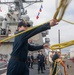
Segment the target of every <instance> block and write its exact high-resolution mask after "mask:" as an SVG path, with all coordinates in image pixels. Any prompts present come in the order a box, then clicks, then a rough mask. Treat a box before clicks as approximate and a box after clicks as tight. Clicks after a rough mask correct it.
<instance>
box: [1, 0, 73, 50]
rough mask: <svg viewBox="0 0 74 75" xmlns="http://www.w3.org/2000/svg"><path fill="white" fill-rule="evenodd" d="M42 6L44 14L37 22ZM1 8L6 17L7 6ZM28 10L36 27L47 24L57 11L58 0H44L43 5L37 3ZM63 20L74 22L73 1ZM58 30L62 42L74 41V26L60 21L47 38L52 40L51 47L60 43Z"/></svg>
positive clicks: (41, 14) (42, 13)
mask: <svg viewBox="0 0 74 75" xmlns="http://www.w3.org/2000/svg"><path fill="white" fill-rule="evenodd" d="M41 4H42V5H43V8H42V12H41V13H40V15H39V19H38V20H37V19H36V16H37V14H38V11H39V9H40V6H41ZM0 7H1V9H2V12H0V15H3V16H5V14H6V12H7V11H8V10H7V6H6V5H4V6H2V5H0ZM26 9H27V12H28V13H27V14H28V15H29V17H30V19H31V20H32V21H33V22H34V25H38V24H41V23H44V22H47V21H49V20H51V19H52V18H53V15H54V13H55V11H56V0H44V1H43V2H42V3H35V4H33V5H31V6H30V7H27V8H26ZM63 19H65V20H68V21H70V22H74V0H72V1H71V3H70V4H69V6H68V8H67V10H66V12H65V14H64V17H63ZM58 30H60V42H67V41H71V40H74V33H73V32H74V25H72V24H69V23H66V22H63V21H60V22H59V24H58V25H57V26H54V27H52V28H51V29H50V30H49V36H47V37H49V38H50V44H51V45H53V44H57V43H58ZM72 47H73V46H72ZM66 49H67V48H66Z"/></svg>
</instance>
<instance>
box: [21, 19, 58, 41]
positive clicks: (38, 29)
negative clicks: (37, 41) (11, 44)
mask: <svg viewBox="0 0 74 75" xmlns="http://www.w3.org/2000/svg"><path fill="white" fill-rule="evenodd" d="M56 24H57V20H51V21H50V22H47V23H44V24H42V25H40V26H37V27H33V28H32V29H30V30H29V31H27V32H25V33H23V34H22V35H23V36H22V38H23V40H25V39H29V38H30V37H32V36H34V35H36V34H38V33H40V32H42V31H45V30H48V29H50V28H51V27H52V26H55V25H56ZM25 29H26V28H25Z"/></svg>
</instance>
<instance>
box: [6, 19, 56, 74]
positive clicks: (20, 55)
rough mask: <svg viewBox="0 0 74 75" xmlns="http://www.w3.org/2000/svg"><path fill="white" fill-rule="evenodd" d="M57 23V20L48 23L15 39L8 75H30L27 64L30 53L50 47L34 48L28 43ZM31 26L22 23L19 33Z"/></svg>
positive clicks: (19, 25)
mask: <svg viewBox="0 0 74 75" xmlns="http://www.w3.org/2000/svg"><path fill="white" fill-rule="evenodd" d="M56 23H57V20H51V21H50V22H48V23H44V24H43V25H40V26H38V27H36V28H33V29H31V30H29V31H27V32H24V33H22V34H20V35H18V36H16V37H15V40H14V43H13V50H12V53H11V58H10V60H9V63H8V67H7V75H29V69H28V66H27V63H26V61H27V54H28V51H34V50H36V51H37V50H40V49H43V48H48V45H45V44H44V45H41V46H32V45H30V44H29V43H28V39H29V38H30V37H32V36H34V35H36V34H38V33H40V32H42V31H45V30H47V29H50V27H52V26H55V25H56ZM29 26H30V25H29V23H26V22H20V23H19V24H18V33H20V32H23V31H24V30H27V29H28V28H29Z"/></svg>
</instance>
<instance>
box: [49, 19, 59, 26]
mask: <svg viewBox="0 0 74 75" xmlns="http://www.w3.org/2000/svg"><path fill="white" fill-rule="evenodd" d="M57 24H58V21H57V20H56V19H53V20H51V21H50V26H51V27H52V26H55V25H57Z"/></svg>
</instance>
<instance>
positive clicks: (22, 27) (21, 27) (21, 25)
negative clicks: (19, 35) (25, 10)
mask: <svg viewBox="0 0 74 75" xmlns="http://www.w3.org/2000/svg"><path fill="white" fill-rule="evenodd" d="M30 26H31V25H30V24H29V23H28V22H25V21H21V22H19V23H18V30H19V31H20V30H27V29H28V28H29V27H30Z"/></svg>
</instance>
